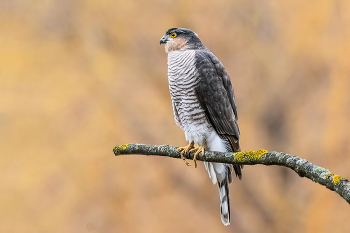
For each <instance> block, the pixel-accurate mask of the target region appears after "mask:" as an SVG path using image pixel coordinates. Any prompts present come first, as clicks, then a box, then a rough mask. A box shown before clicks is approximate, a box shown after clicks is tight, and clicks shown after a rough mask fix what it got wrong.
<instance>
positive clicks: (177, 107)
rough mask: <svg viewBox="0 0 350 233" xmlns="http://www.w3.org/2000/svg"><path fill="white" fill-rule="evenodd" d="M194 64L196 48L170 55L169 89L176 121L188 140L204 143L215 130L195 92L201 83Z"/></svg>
mask: <svg viewBox="0 0 350 233" xmlns="http://www.w3.org/2000/svg"><path fill="white" fill-rule="evenodd" d="M195 63H196V61H195V50H185V51H172V52H170V53H169V54H168V78H169V89H170V95H171V100H172V102H173V111H174V117H175V121H176V123H177V124H178V125H179V126H180V127H181V128H182V130H183V131H184V133H185V136H186V140H187V141H193V142H194V143H195V144H197V145H203V144H204V142H205V139H206V138H207V137H208V136H209V134H210V132H211V131H212V130H213V129H212V127H211V126H210V124H209V123H208V122H207V119H206V116H205V112H204V110H203V108H202V107H201V106H200V103H199V102H198V99H197V96H196V93H195V88H196V87H197V86H198V82H199V73H198V71H197V69H196V64H195Z"/></svg>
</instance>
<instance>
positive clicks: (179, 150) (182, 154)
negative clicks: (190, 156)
mask: <svg viewBox="0 0 350 233" xmlns="http://www.w3.org/2000/svg"><path fill="white" fill-rule="evenodd" d="M193 148H195V147H194V143H193V142H191V143H190V144H188V145H187V146H185V147H179V148H178V149H177V151H178V152H181V159H182V160H183V161H184V162H185V163H186V165H187V166H191V165H190V164H189V163H188V162H187V161H186V158H185V156H184V155H185V153H188V152H189V151H190V150H191V149H193Z"/></svg>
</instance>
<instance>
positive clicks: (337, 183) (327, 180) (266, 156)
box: [113, 144, 350, 204]
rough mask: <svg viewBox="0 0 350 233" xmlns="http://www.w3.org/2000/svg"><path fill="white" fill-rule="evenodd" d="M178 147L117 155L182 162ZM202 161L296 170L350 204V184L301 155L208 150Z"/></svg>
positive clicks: (121, 149)
mask: <svg viewBox="0 0 350 233" xmlns="http://www.w3.org/2000/svg"><path fill="white" fill-rule="evenodd" d="M177 148H178V147H174V146H170V145H144V144H124V145H119V146H116V147H115V148H114V149H113V152H114V154H115V155H116V156H118V155H128V154H140V155H157V156H165V157H171V158H177V159H179V158H180V157H181V155H180V152H178V151H177ZM186 157H187V159H192V158H193V154H190V155H187V156H186ZM197 160H199V161H207V162H219V163H229V164H242V165H256V164H262V165H267V166H270V165H277V166H284V167H288V168H290V169H292V170H293V171H295V172H296V173H297V174H298V175H299V176H300V177H306V178H309V179H310V180H312V181H314V182H316V183H318V184H321V185H323V186H326V188H328V189H330V190H332V191H335V192H336V193H338V194H339V195H340V196H341V197H343V198H344V199H345V200H346V201H347V202H348V203H349V204H350V182H349V181H348V180H347V179H345V178H343V177H341V176H339V175H335V174H333V173H332V172H330V171H329V170H328V169H326V168H323V167H319V166H317V165H314V164H312V163H310V162H309V161H307V160H305V159H302V158H299V157H297V156H294V155H291V154H286V153H283V152H276V151H270V152H268V151H266V150H257V151H242V152H237V153H229V152H227V153H223V152H212V151H206V152H205V153H204V155H203V154H199V155H198V156H197Z"/></svg>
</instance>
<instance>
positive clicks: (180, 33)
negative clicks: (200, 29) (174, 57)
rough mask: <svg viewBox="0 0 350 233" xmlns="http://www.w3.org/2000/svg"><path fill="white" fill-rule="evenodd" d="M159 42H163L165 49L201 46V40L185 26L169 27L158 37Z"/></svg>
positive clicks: (167, 50) (174, 49)
mask: <svg viewBox="0 0 350 233" xmlns="http://www.w3.org/2000/svg"><path fill="white" fill-rule="evenodd" d="M160 44H165V51H166V52H167V53H170V52H172V51H177V50H184V49H199V48H203V47H204V45H203V44H202V42H201V40H200V39H199V37H198V36H197V34H196V33H195V32H194V31H191V30H189V29H186V28H170V29H168V30H167V31H166V32H165V34H164V36H163V37H162V38H161V39H160Z"/></svg>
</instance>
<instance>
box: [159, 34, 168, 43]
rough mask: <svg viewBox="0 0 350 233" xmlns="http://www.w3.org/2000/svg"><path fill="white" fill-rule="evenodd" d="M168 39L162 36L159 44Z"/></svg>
mask: <svg viewBox="0 0 350 233" xmlns="http://www.w3.org/2000/svg"><path fill="white" fill-rule="evenodd" d="M167 41H168V40H167V39H166V38H165V36H163V37H162V38H161V39H160V44H165V43H166V42H167Z"/></svg>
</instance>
